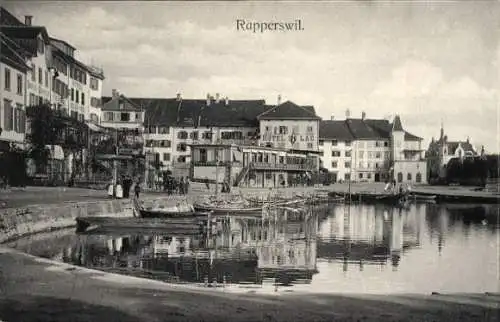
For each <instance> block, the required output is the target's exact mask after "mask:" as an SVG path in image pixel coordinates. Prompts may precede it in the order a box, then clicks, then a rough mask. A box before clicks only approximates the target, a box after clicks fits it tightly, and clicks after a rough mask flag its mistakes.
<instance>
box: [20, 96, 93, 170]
mask: <svg viewBox="0 0 500 322" xmlns="http://www.w3.org/2000/svg"><path fill="white" fill-rule="evenodd" d="M26 112H27V113H26V114H27V116H28V118H29V119H30V124H31V127H30V132H29V133H28V135H27V140H28V142H29V143H30V145H31V147H30V150H29V151H30V156H31V157H32V158H33V159H34V160H35V164H36V167H37V172H39V173H40V172H42V173H44V172H46V168H47V165H48V160H49V159H50V149H49V148H48V147H47V146H53V145H60V146H61V147H62V149H63V151H64V155H65V157H67V155H68V154H69V153H74V152H77V151H81V149H82V148H84V147H85V146H86V145H87V144H86V142H87V141H86V140H87V139H88V138H87V135H86V133H87V130H86V126H85V124H84V123H82V122H80V121H78V120H76V119H74V118H70V117H68V116H65V115H63V114H61V113H57V112H56V111H54V110H52V109H51V108H50V106H49V105H48V104H42V105H38V106H30V107H28V108H27V109H26Z"/></svg>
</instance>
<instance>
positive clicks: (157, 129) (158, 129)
mask: <svg viewBox="0 0 500 322" xmlns="http://www.w3.org/2000/svg"><path fill="white" fill-rule="evenodd" d="M144 133H147V134H169V133H170V128H169V127H168V126H148V127H146V128H145V129H144Z"/></svg>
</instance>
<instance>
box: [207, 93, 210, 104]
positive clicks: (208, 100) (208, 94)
mask: <svg viewBox="0 0 500 322" xmlns="http://www.w3.org/2000/svg"><path fill="white" fill-rule="evenodd" d="M209 105H210V93H207V106H209Z"/></svg>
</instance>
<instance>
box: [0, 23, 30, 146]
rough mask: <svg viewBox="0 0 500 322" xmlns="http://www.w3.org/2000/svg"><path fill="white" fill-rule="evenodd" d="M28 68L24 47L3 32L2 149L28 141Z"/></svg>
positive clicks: (0, 43)
mask: <svg viewBox="0 0 500 322" xmlns="http://www.w3.org/2000/svg"><path fill="white" fill-rule="evenodd" d="M28 69H29V66H28V65H27V57H26V54H25V52H24V50H23V49H22V48H21V47H20V46H19V45H18V44H17V43H16V42H13V41H12V40H11V39H10V38H8V37H6V36H5V35H4V34H3V33H2V32H0V104H1V105H0V151H8V150H9V149H10V145H11V144H15V145H18V146H19V147H21V146H22V145H23V143H24V139H25V132H26V131H25V130H26V109H25V93H26V86H25V84H26V71H27V70H28Z"/></svg>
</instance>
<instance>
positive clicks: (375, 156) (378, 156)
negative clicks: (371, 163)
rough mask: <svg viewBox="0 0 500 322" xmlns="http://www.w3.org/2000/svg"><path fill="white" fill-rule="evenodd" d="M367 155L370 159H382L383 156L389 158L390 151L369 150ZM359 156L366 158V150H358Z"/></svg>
mask: <svg viewBox="0 0 500 322" xmlns="http://www.w3.org/2000/svg"><path fill="white" fill-rule="evenodd" d="M366 156H367V157H368V159H381V158H382V156H383V157H384V159H389V157H390V153H389V151H385V152H382V151H368V152H367V153H366ZM358 158H360V159H364V158H365V151H358Z"/></svg>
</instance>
